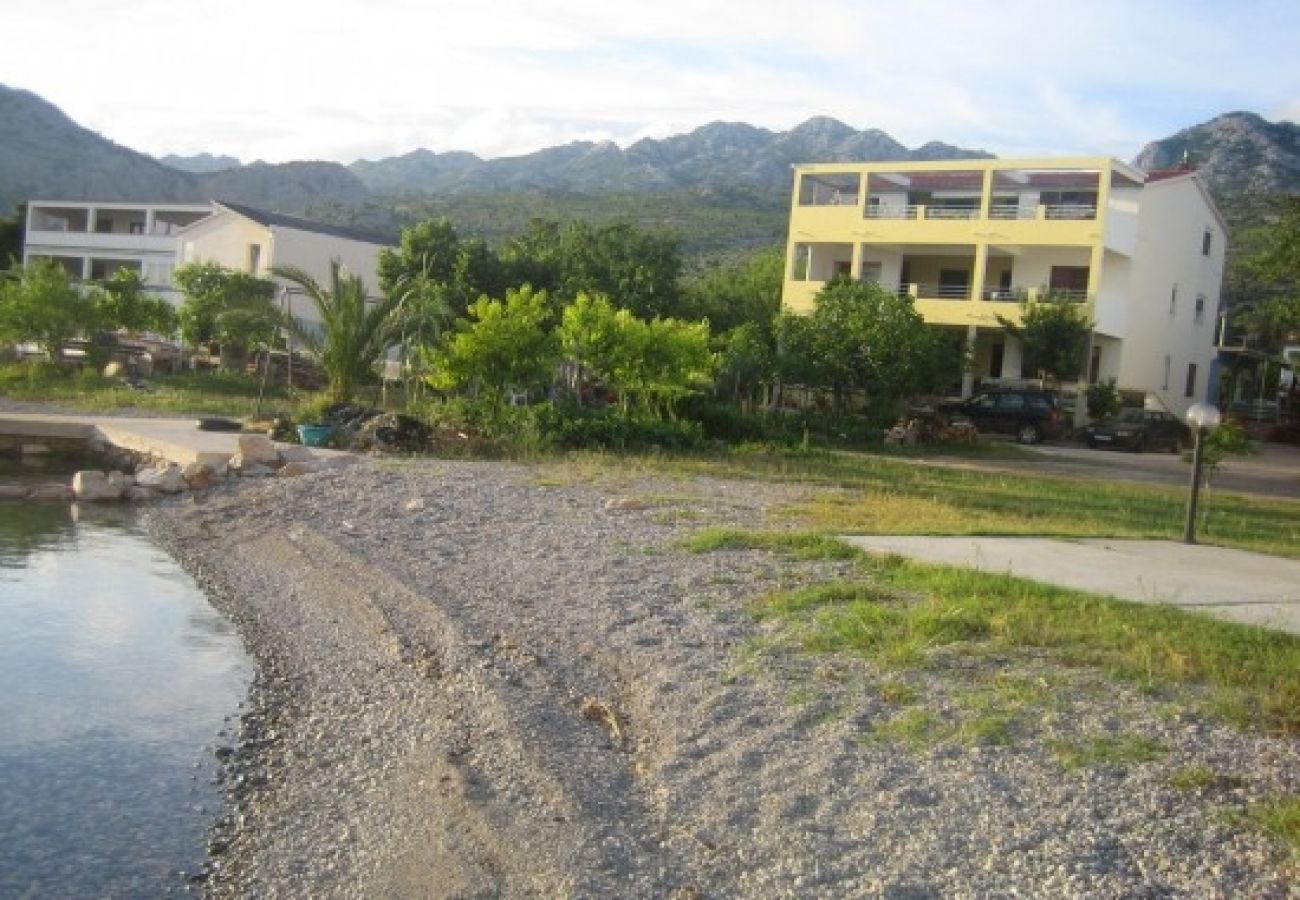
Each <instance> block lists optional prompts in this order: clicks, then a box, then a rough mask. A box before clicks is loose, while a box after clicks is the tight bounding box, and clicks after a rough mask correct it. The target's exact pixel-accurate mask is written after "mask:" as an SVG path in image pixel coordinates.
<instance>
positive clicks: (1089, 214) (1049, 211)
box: [864, 203, 1097, 222]
mask: <svg viewBox="0 0 1300 900" xmlns="http://www.w3.org/2000/svg"><path fill="white" fill-rule="evenodd" d="M988 217H989V219H997V220H1001V221H1004V222H1005V221H1016V220H1018V221H1027V222H1034V221H1037V222H1046V221H1069V222H1083V221H1088V220H1092V219H1096V218H1097V207H1096V206H1088V205H1086V204H1077V203H1058V204H1051V205H1047V204H1042V203H1040V204H1037V205H1035V206H1012V205H997V206H991V207H989V215H988ZM864 218H867V219H893V220H904V219H978V218H980V211H979V209H977V208H975V207H965V206H927V205H926V204H923V203H909V204H905V205H897V206H896V205H886V204H880V203H872V204H870V205H868V206H867V208H866V210H865V211H864Z"/></svg>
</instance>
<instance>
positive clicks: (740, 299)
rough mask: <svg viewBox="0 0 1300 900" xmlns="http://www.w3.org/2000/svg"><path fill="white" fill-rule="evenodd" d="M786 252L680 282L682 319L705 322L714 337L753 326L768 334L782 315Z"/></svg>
mask: <svg viewBox="0 0 1300 900" xmlns="http://www.w3.org/2000/svg"><path fill="white" fill-rule="evenodd" d="M784 268H785V250H784V248H780V247H773V248H770V249H767V250H763V251H760V252H758V253H756V254H754V255H753V256H751V257H749V258H748V259H745V260H743V261H740V262H735V263H730V264H728V265H722V266H715V267H713V268H710V269H707V270H705V271H703V272H701V273H699V274H696V275H694V276H692V277H690V278H686V279H684V280H683V286H682V293H683V298H682V309H683V311H682V316H683V317H685V318H692V319H708V320H709V325H710V327H711V328H712V329H713V331H714V333H715V334H721V333H724V332H728V331H730V330H731V329H733V328H737V327H739V326H741V325H748V324H754V325H758V326H759V327H761V328H764V329H766V330H767V331H768V332H769V333H771V329H772V325H773V322H774V321H775V320H776V316H777V313H779V312H780V311H781V288H782V278H783V272H784Z"/></svg>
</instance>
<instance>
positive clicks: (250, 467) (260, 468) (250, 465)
mask: <svg viewBox="0 0 1300 900" xmlns="http://www.w3.org/2000/svg"><path fill="white" fill-rule="evenodd" d="M236 460H238V465H236ZM230 470H231V471H232V472H234V473H235V474H237V475H238V476H239V477H241V478H265V477H266V476H268V475H274V474H275V469H272V468H271V467H270V466H266V465H263V464H262V463H259V462H253V461H252V460H247V459H240V455H239V454H238V453H236V454H235V458H234V459H232V460H231V461H230Z"/></svg>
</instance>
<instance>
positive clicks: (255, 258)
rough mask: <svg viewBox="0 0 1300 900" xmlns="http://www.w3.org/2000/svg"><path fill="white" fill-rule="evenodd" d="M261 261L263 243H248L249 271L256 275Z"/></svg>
mask: <svg viewBox="0 0 1300 900" xmlns="http://www.w3.org/2000/svg"><path fill="white" fill-rule="evenodd" d="M261 262H262V245H261V244H249V245H248V271H249V272H251V273H252V274H254V275H256V274H257V267H258V266H259V265H260V264H261Z"/></svg>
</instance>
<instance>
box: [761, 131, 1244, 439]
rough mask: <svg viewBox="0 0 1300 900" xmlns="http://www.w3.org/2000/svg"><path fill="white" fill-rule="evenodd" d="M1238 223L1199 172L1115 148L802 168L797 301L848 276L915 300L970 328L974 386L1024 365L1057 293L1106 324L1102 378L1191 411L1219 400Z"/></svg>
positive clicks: (793, 249)
mask: <svg viewBox="0 0 1300 900" xmlns="http://www.w3.org/2000/svg"><path fill="white" fill-rule="evenodd" d="M1226 235H1227V228H1226V226H1225V225H1224V222H1223V218H1222V216H1221V215H1220V214H1219V212H1218V210H1217V209H1215V206H1214V203H1213V202H1212V201H1211V199H1210V196H1209V194H1208V193H1207V191H1206V189H1205V186H1204V184H1203V183H1202V182H1201V180H1200V179H1199V178H1198V177H1197V176H1196V174H1195V173H1194V172H1191V171H1189V170H1179V171H1173V172H1162V173H1151V174H1147V173H1143V172H1141V171H1139V170H1137V169H1134V168H1132V167H1130V166H1128V165H1125V164H1124V163H1122V162H1119V161H1118V160H1115V159H1110V158H1106V157H1068V158H1050V159H1018V160H998V159H987V160H986V159H979V160H954V161H939V162H887V163H816V164H806V165H797V166H795V171H794V191H793V196H792V199H791V207H790V235H789V242H788V246H787V252H786V273H785V285H784V291H783V302H784V305H785V307H786V308H787V309H790V310H792V311H794V312H805V311H809V310H811V309H812V306H813V298H814V297H815V296H816V294H817V292H818V291H819V290H821V288H822V287H823V286H824V285H825V284H826V282H828V281H830V280H831V279H832V278H835V277H850V278H856V279H862V280H870V281H876V282H878V283H880V284H882V285H884V286H885V287H887V288H889V289H890V290H895V291H898V292H899V293H901V294H905V295H907V296H910V297H912V298H913V299H914V302H915V304H916V309H917V311H918V312H919V313H920V314H921V315H922V316H923V317H924V319H925V320H926V321H927V322H928V323H931V324H933V325H934V326H935V327H939V328H945V329H951V330H953V332H954V333H955V334H957V335H961V336H963V337H964V339H965V342H966V346H967V348H968V353H969V354H970V359H971V361H972V368H971V370H970V371H969V373H968V374H967V376H966V378H965V379H964V381H963V385H962V393H963V395H969V394H970V393H971V392H972V391H973V390H974V388H975V387H976V386H987V385H994V384H998V383H1004V382H1010V381H1015V380H1017V379H1020V378H1022V377H1032V376H1033V375H1034V373H1032V372H1023V371H1022V367H1021V354H1020V348H1019V346H1018V343H1017V341H1016V339H1015V338H1014V337H1013V336H1011V335H1009V334H1008V333H1007V332H1006V331H1005V329H1003V327H1002V326H1001V325H1000V324H999V322H998V317H999V316H1000V317H1002V318H1005V319H1008V320H1011V321H1016V320H1018V319H1019V317H1020V308H1021V307H1020V303H1021V301H1025V300H1028V301H1034V300H1035V299H1037V298H1038V297H1041V296H1043V295H1044V294H1045V293H1046V292H1049V291H1050V292H1051V293H1052V294H1053V295H1054V296H1057V297H1065V298H1068V299H1069V300H1072V301H1073V302H1077V303H1079V304H1081V305H1082V306H1083V307H1084V308H1085V309H1086V310H1087V313H1088V318H1089V320H1090V321H1091V322H1092V323H1093V331H1092V336H1091V340H1090V348H1089V354H1088V361H1087V371H1086V373H1081V374H1082V375H1084V377H1086V378H1087V379H1088V380H1089V381H1105V380H1109V379H1115V381H1116V382H1117V384H1118V385H1119V387H1120V388H1121V389H1125V390H1131V391H1141V392H1144V393H1146V395H1147V397H1148V403H1149V404H1152V405H1159V406H1163V407H1165V408H1167V409H1169V410H1170V411H1172V412H1175V413H1177V414H1180V415H1181V414H1182V412H1183V411H1185V410H1186V408H1187V407H1188V406H1190V405H1191V404H1192V403H1194V402H1198V401H1202V400H1205V399H1206V398H1207V396H1209V395H1210V394H1209V391H1210V386H1211V380H1212V376H1213V374H1214V373H1213V372H1212V371H1211V369H1212V366H1213V362H1214V359H1215V350H1214V333H1215V323H1216V314H1217V310H1218V307H1219V291H1220V284H1221V282H1222V279H1223V259H1224V251H1225V248H1226Z"/></svg>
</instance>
